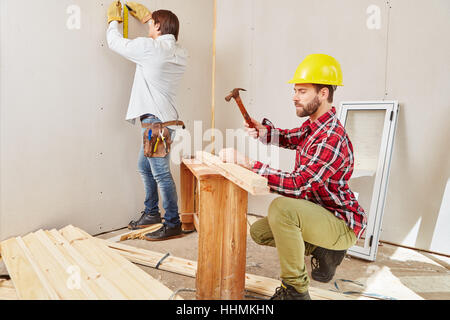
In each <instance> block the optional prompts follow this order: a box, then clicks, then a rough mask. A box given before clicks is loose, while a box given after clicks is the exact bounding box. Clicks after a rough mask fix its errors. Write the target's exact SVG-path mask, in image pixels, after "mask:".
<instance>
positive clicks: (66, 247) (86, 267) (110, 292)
mask: <svg viewBox="0 0 450 320" xmlns="http://www.w3.org/2000/svg"><path fill="white" fill-rule="evenodd" d="M46 233H47V235H48V237H49V239H50V240H51V241H53V243H54V244H55V245H56V246H57V247H59V248H60V250H61V252H65V254H66V257H67V259H69V260H70V261H72V262H73V264H76V265H77V266H79V268H80V270H81V276H82V277H83V278H85V279H86V281H87V283H88V284H89V286H90V287H91V289H92V290H93V291H94V292H95V293H96V295H97V297H98V299H100V300H103V299H110V300H124V299H126V296H125V295H123V294H122V293H121V292H120V290H119V289H118V288H117V287H116V286H114V284H113V283H111V282H110V281H109V280H108V279H106V278H105V277H104V276H103V275H102V274H101V273H100V272H99V271H98V270H97V269H95V267H94V266H93V265H91V264H90V263H89V262H88V261H87V260H86V259H85V258H84V257H83V256H82V255H81V253H79V252H78V251H77V250H76V249H75V248H74V247H73V246H72V245H70V243H69V242H68V241H67V240H66V239H65V238H64V237H63V236H62V235H61V234H60V233H59V232H58V231H57V230H56V229H52V230H50V231H46Z"/></svg>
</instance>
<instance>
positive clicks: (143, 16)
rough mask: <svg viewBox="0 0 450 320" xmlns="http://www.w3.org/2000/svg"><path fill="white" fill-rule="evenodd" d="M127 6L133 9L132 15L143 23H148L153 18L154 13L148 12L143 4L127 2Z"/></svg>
mask: <svg viewBox="0 0 450 320" xmlns="http://www.w3.org/2000/svg"><path fill="white" fill-rule="evenodd" d="M127 6H128V7H129V8H130V9H131V10H130V13H131V15H132V16H133V17H135V18H136V19H138V20H139V21H141V22H142V23H146V22H147V21H148V20H150V19H151V18H152V13H151V12H150V10H148V9H147V8H146V7H144V6H143V5H142V4H139V3H136V2H127Z"/></svg>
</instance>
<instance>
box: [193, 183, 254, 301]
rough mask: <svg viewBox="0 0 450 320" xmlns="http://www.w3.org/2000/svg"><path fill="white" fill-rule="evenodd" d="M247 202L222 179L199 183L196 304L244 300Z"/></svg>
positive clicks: (241, 193)
mask: <svg viewBox="0 0 450 320" xmlns="http://www.w3.org/2000/svg"><path fill="white" fill-rule="evenodd" d="M247 198H248V194H247V192H246V191H245V190H243V189H241V188H240V187H238V186H237V185H235V184H234V183H233V182H231V181H229V180H226V179H224V178H223V177H217V178H209V179H205V180H201V181H200V190H199V220H200V226H201V232H200V233H199V242H198V243H199V247H198V270H197V276H196V288H197V299H199V300H218V299H224V300H239V299H243V297H244V290H245V260H246V259H245V258H246V244H247V242H246V241H247V217H246V214H247Z"/></svg>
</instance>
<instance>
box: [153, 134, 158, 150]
mask: <svg viewBox="0 0 450 320" xmlns="http://www.w3.org/2000/svg"><path fill="white" fill-rule="evenodd" d="M158 143H159V137H158V139H156V144H155V149H153V153H155V152H156V149H157V148H158Z"/></svg>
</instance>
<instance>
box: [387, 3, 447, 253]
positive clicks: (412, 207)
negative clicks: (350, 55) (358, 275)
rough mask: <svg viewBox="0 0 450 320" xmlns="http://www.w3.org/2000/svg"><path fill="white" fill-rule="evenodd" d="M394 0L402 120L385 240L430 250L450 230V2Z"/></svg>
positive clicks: (391, 69) (394, 73)
mask: <svg viewBox="0 0 450 320" xmlns="http://www.w3.org/2000/svg"><path fill="white" fill-rule="evenodd" d="M390 3H391V5H390V6H391V9H390V23H389V42H388V52H389V55H388V64H387V97H388V99H396V100H399V102H400V117H399V122H398V128H397V137H396V142H395V145H394V154H393V162H392V167H391V178H390V185H389V192H388V195H387V199H386V210H385V219H384V223H383V234H382V239H386V240H389V241H392V242H395V243H402V244H404V245H408V246H413V247H417V248H422V249H431V247H430V245H431V242H432V239H433V237H435V236H437V234H435V233H436V232H437V233H439V232H446V233H447V234H448V232H449V228H448V225H447V227H446V228H445V229H446V230H445V231H444V230H443V229H442V226H437V225H436V224H437V223H440V222H441V221H445V218H444V217H439V216H440V215H445V213H444V212H441V213H440V208H441V204H442V201H443V195H444V190H445V187H446V184H447V181H448V178H449V177H450V148H449V138H450V127H449V125H448V123H449V120H448V119H449V118H450V91H449V90H448V87H449V82H450V64H449V63H448V57H449V56H450V43H449V42H448V41H447V40H444V39H449V38H450V2H449V1H446V0H432V1H419V0H415V1H407V0H395V1H390ZM439 218H441V219H439ZM416 225H417V228H416V229H415V232H414V233H412V234H411V232H410V231H411V230H413V228H414V226H416ZM443 246H445V247H446V252H447V253H448V252H450V243H449V242H447V243H446V244H445V245H443ZM440 248H441V249H440V250H442V247H440Z"/></svg>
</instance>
